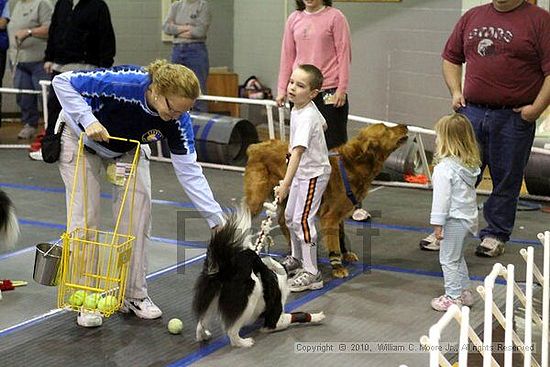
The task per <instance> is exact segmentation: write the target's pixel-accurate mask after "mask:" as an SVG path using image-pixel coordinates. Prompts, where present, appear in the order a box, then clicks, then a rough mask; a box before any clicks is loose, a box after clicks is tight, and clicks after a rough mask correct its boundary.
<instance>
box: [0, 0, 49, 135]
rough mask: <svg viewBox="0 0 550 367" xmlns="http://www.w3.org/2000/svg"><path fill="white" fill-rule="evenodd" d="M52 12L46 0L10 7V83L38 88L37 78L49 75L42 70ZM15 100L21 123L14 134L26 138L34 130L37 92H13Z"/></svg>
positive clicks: (34, 0)
mask: <svg viewBox="0 0 550 367" xmlns="http://www.w3.org/2000/svg"><path fill="white" fill-rule="evenodd" d="M52 12H53V8H52V5H51V3H50V2H49V1H48V0H20V1H18V2H17V3H16V4H15V6H14V8H13V12H12V14H11V20H10V22H9V23H8V35H9V39H10V48H9V52H8V53H9V59H10V62H11V65H12V68H13V69H14V70H13V72H14V80H13V84H14V86H15V87H16V88H19V89H34V90H40V89H41V87H40V84H39V81H40V80H48V79H49V77H48V75H47V74H46V73H45V72H44V62H43V57H44V50H45V49H46V42H47V39H48V28H49V27H50V20H51V18H52ZM16 100H17V104H18V106H19V108H20V109H21V120H22V122H23V123H24V126H23V129H22V130H21V131H20V132H19V134H18V135H17V137H18V138H19V139H30V138H32V137H33V136H34V134H36V132H37V130H38V120H39V118H40V113H39V111H38V96H37V95H36V94H17V97H16Z"/></svg>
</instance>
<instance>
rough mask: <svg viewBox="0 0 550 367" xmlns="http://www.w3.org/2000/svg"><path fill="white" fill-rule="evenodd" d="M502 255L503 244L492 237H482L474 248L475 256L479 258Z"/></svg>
mask: <svg viewBox="0 0 550 367" xmlns="http://www.w3.org/2000/svg"><path fill="white" fill-rule="evenodd" d="M503 253H504V242H502V241H501V240H499V239H498V238H494V237H488V236H486V237H484V238H483V241H481V243H480V244H479V245H478V246H477V248H476V255H477V256H480V257H497V256H499V255H502V254H503Z"/></svg>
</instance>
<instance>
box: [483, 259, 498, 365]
mask: <svg viewBox="0 0 550 367" xmlns="http://www.w3.org/2000/svg"><path fill="white" fill-rule="evenodd" d="M502 269H504V267H503V266H502V264H500V263H496V264H495V265H493V270H491V272H490V273H489V275H487V276H486V277H485V281H484V282H483V284H484V285H483V286H479V287H477V291H478V293H479V294H480V295H481V296H482V297H483V298H484V299H485V305H484V315H483V316H484V317H483V320H484V321H483V353H482V354H483V367H491V359H492V353H491V346H492V344H493V289H494V286H495V280H496V278H497V276H499V275H500V273H501V271H502Z"/></svg>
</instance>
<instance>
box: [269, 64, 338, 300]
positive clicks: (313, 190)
mask: <svg viewBox="0 0 550 367" xmlns="http://www.w3.org/2000/svg"><path fill="white" fill-rule="evenodd" d="M322 85H323V74H322V73H321V71H320V70H319V69H318V68H316V67H315V66H313V65H309V64H304V65H300V66H298V67H297V68H296V69H295V70H294V71H293V72H292V75H291V76H290V81H289V83H288V87H287V96H288V99H289V100H290V102H292V103H293V104H294V107H293V108H292V111H291V114H290V144H289V153H290V158H289V162H288V167H287V169H286V174H285V177H284V179H283V181H282V182H281V184H280V186H279V190H278V192H277V193H278V196H279V200H281V201H282V200H284V199H285V198H286V197H287V195H288V201H287V205H286V210H285V220H286V224H287V226H288V229H289V230H290V242H291V247H292V253H291V255H289V256H287V257H286V258H285V259H284V260H283V262H282V263H283V266H284V267H285V269H286V270H287V273H288V275H289V276H291V275H293V274H294V277H293V278H291V279H290V280H289V288H290V290H291V291H292V292H301V291H304V290H307V289H320V288H322V287H323V277H322V275H321V272H320V271H319V269H318V268H317V231H316V229H315V223H314V217H315V215H316V214H317V211H318V210H319V206H320V204H321V197H322V196H323V192H324V191H325V189H326V187H327V184H328V180H329V177H330V162H329V159H328V149H327V143H326V141H325V135H324V130H325V129H326V128H327V123H326V121H325V119H324V117H323V116H322V115H321V113H320V112H319V110H318V109H317V107H316V106H315V104H314V103H313V102H312V99H313V98H315V96H316V95H317V94H318V93H319V91H320V89H321V86H322Z"/></svg>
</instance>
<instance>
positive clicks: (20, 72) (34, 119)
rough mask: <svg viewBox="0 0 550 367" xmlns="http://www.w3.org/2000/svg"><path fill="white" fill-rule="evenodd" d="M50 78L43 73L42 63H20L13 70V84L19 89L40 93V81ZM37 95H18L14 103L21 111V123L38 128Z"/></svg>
mask: <svg viewBox="0 0 550 367" xmlns="http://www.w3.org/2000/svg"><path fill="white" fill-rule="evenodd" d="M49 79H50V77H49V76H48V74H46V72H45V71H44V63H43V62H42V61H38V62H20V63H18V64H17V67H16V68H15V76H14V80H13V84H14V86H15V87H16V88H19V89H34V90H38V91H40V90H41V89H42V88H41V87H40V84H39V82H40V80H49ZM39 96H40V95H37V94H18V95H17V97H16V102H17V104H18V105H19V108H20V109H21V121H22V122H23V123H25V124H29V125H31V126H33V127H37V126H38V119H39V118H40V113H39V112H38V98H39Z"/></svg>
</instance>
